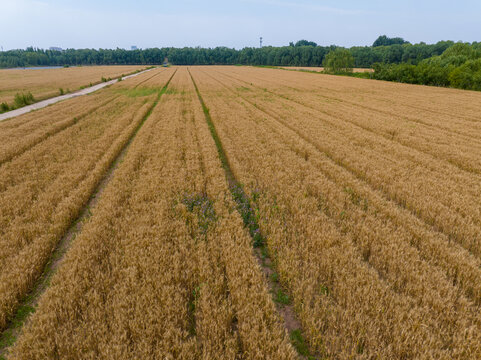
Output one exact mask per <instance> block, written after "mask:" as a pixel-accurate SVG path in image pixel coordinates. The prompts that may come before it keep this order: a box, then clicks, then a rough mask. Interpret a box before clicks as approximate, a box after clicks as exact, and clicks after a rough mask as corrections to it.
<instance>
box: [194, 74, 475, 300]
mask: <svg viewBox="0 0 481 360" xmlns="http://www.w3.org/2000/svg"><path fill="white" fill-rule="evenodd" d="M203 74H204V75H206V76H209V77H210V78H211V79H213V80H215V81H216V82H218V83H219V84H221V85H222V86H224V87H225V88H226V89H227V90H228V91H230V92H231V93H232V94H234V95H236V96H238V97H239V98H241V99H242V100H244V101H245V102H246V103H248V104H249V105H251V106H252V107H254V108H255V109H257V110H258V111H260V112H262V113H264V114H265V115H267V116H269V117H270V118H271V119H272V120H273V121H274V122H277V123H278V124H280V125H282V126H283V127H285V128H286V129H288V130H290V131H291V132H292V133H294V134H295V135H296V136H298V137H299V138H300V139H301V140H302V141H304V142H306V143H307V144H309V145H311V146H313V147H314V148H315V149H316V150H317V151H319V152H320V153H323V154H324V155H325V156H326V157H327V158H328V160H329V161H331V162H332V163H333V164H334V165H336V166H339V167H341V168H342V169H344V170H345V171H347V172H348V173H349V174H351V175H352V176H353V177H354V178H355V179H357V180H359V181H361V182H362V183H363V184H365V185H366V186H367V187H368V188H369V189H370V190H371V191H373V193H375V194H377V195H379V196H380V197H381V198H382V199H383V200H384V201H385V202H386V203H391V204H393V205H396V206H397V207H398V208H399V209H400V210H403V211H406V212H407V214H408V215H409V216H412V217H413V218H415V219H417V220H418V221H420V222H421V223H422V224H423V225H424V226H425V228H426V229H429V230H431V231H434V232H435V233H438V234H440V235H443V236H445V237H446V238H449V234H447V233H446V232H444V231H442V229H440V228H438V227H437V226H436V225H435V224H434V225H433V224H430V223H429V222H428V221H427V220H425V219H424V218H423V217H421V216H420V215H418V214H417V213H416V212H415V211H413V210H411V209H409V208H407V207H406V206H404V204H402V203H401V202H400V201H399V200H398V199H396V198H392V197H391V196H390V195H389V194H387V193H386V192H385V191H383V190H382V189H380V188H378V187H376V186H374V185H373V184H371V182H370V181H369V180H368V179H367V178H365V177H364V176H362V174H359V173H358V172H357V171H356V170H355V169H353V168H352V167H351V166H349V165H348V164H345V163H344V162H343V161H342V159H338V158H336V157H335V156H334V155H332V154H331V153H330V152H328V151H327V150H324V149H322V148H320V147H319V145H317V144H316V143H315V142H314V141H312V140H311V139H310V138H309V137H308V136H306V135H305V134H303V133H302V132H300V131H299V130H297V129H296V128H295V127H294V126H292V125H289V124H287V123H285V122H284V121H283V120H282V119H280V118H279V117H278V116H276V114H275V113H274V114H272V113H271V112H269V111H266V110H265V109H263V108H261V107H259V105H257V104H254V103H253V102H252V101H251V100H249V99H248V98H246V97H244V96H242V94H240V93H239V92H236V91H234V90H232V89H230V88H229V87H227V86H226V85H225V84H224V83H222V82H221V81H220V80H219V79H217V78H214V77H213V76H211V75H209V74H207V73H206V72H203ZM273 130H274V129H273ZM299 156H302V155H299ZM316 168H317V169H318V170H319V171H321V172H322V173H323V174H324V175H325V176H326V177H327V178H329V179H330V180H331V181H332V182H334V183H336V184H339V183H338V181H337V180H336V179H334V178H332V176H331V175H330V174H329V172H326V171H324V170H323V169H322V168H320V167H317V166H316ZM339 186H341V184H339ZM455 244H456V246H458V247H459V248H461V249H463V250H464V251H465V252H466V255H468V256H473V257H474V255H473V254H472V253H471V252H470V251H469V250H468V249H466V248H465V247H464V246H463V245H462V244H461V243H459V242H457V241H456V242H455ZM415 249H416V250H417V251H418V253H419V254H420V256H421V258H422V259H423V260H424V261H426V262H429V261H430V259H429V258H427V257H426V256H424V255H423V254H422V251H421V249H420V248H419V246H415ZM465 295H466V296H467V297H468V298H469V299H471V300H473V301H474V302H477V301H478V300H476V299H475V298H474V297H473V295H472V294H469V292H466V291H465Z"/></svg>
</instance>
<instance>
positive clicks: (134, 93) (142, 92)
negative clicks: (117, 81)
mask: <svg viewBox="0 0 481 360" xmlns="http://www.w3.org/2000/svg"><path fill="white" fill-rule="evenodd" d="M159 90H160V89H158V88H146V87H141V88H136V89H119V92H121V93H122V94H124V95H127V96H128V97H132V98H133V97H143V96H149V95H152V94H157V93H158V92H159Z"/></svg>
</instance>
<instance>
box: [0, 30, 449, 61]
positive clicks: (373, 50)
mask: <svg viewBox="0 0 481 360" xmlns="http://www.w3.org/2000/svg"><path fill="white" fill-rule="evenodd" d="M452 45H454V42H452V41H440V42H438V43H436V44H432V45H428V44H424V43H420V44H414V45H413V44H410V43H408V42H406V41H404V40H403V39H401V38H388V37H386V36H380V37H379V38H378V39H377V40H376V41H375V42H374V44H373V46H362V47H359V46H356V47H352V48H350V49H349V50H350V52H351V54H352V55H353V57H354V60H355V64H354V66H355V67H366V68H367V67H372V66H373V64H375V63H384V64H400V63H407V64H417V63H419V62H420V61H422V60H424V59H427V58H430V57H432V56H437V55H441V54H442V53H443V52H444V51H445V50H446V49H447V48H449V47H450V46H452ZM336 48H338V46H335V45H331V46H318V45H317V44H316V43H315V42H312V41H306V40H300V41H298V42H297V43H290V44H289V46H282V47H273V46H265V47H262V48H244V49H242V50H235V49H230V48H226V47H216V48H200V47H196V48H187V47H186V48H160V49H159V48H152V49H145V50H124V49H115V50H109V49H99V50H95V49H78V50H75V49H67V50H64V51H56V50H43V49H37V48H33V47H29V48H27V49H26V50H9V51H4V52H0V67H2V68H12V67H26V66H64V65H71V66H74V65H113V64H117V65H144V64H162V62H163V61H164V59H165V58H168V60H169V62H170V63H171V64H174V65H214V64H216V65H221V64H225V65H234V64H240V65H271V66H321V65H322V63H323V61H324V58H325V56H326V55H327V54H328V53H329V52H330V51H332V50H334V49H336Z"/></svg>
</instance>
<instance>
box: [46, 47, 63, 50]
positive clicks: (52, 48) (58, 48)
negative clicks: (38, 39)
mask: <svg viewBox="0 0 481 360" xmlns="http://www.w3.org/2000/svg"><path fill="white" fill-rule="evenodd" d="M48 49H49V50H53V51H63V49H62V48H60V47H56V46H50V47H49V48H48Z"/></svg>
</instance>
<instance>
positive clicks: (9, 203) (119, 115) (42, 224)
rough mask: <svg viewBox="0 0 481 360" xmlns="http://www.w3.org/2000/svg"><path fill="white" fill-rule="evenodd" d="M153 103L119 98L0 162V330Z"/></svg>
mask: <svg viewBox="0 0 481 360" xmlns="http://www.w3.org/2000/svg"><path fill="white" fill-rule="evenodd" d="M168 75H169V74H167V73H166V76H165V79H162V81H164V82H166V81H167V80H168ZM170 75H171V74H170ZM161 84H162V83H159V86H160V87H159V88H158V90H157V92H158V91H160V89H161V87H162V85H161ZM112 91H114V89H112ZM155 97H156V95H154V94H151V95H150V96H146V97H136V98H132V97H129V96H126V95H124V96H121V97H118V98H117V99H116V100H115V101H114V102H113V103H111V104H109V105H107V108H106V109H105V111H103V112H102V114H101V115H100V116H99V114H97V113H92V114H89V115H87V116H86V117H85V118H84V119H83V120H82V121H80V122H77V123H76V124H74V125H72V126H70V127H68V128H66V129H65V130H64V131H61V132H59V133H57V134H55V135H53V136H51V137H48V138H47V139H45V140H44V141H43V142H41V143H39V144H38V145H37V146H35V147H33V148H32V149H31V150H29V151H26V152H25V153H23V154H21V155H20V156H18V157H16V158H13V159H12V160H11V161H9V162H7V163H5V164H3V166H2V167H1V170H2V171H1V173H0V209H1V211H0V244H1V245H0V269H1V270H0V289H1V291H0V328H3V327H4V326H5V325H6V324H7V321H8V319H9V317H10V316H11V315H12V313H13V311H14V310H15V307H16V304H18V302H19V301H20V300H21V298H22V297H23V296H25V295H26V293H27V292H28V291H29V289H30V288H31V287H32V285H33V283H34V282H35V280H36V279H37V278H38V276H39V275H40V274H41V272H42V271H43V267H44V265H45V263H46V262H47V261H48V259H49V256H50V254H51V252H52V251H53V249H54V248H55V246H56V244H57V242H58V241H59V239H60V238H61V237H62V236H63V234H64V233H65V232H66V231H67V229H68V227H69V226H70V224H71V223H72V222H73V221H74V220H75V219H76V218H77V216H78V215H79V213H80V211H81V209H82V207H83V206H84V205H85V204H86V203H87V201H88V199H89V198H90V197H91V195H92V193H93V191H94V189H95V187H96V185H97V184H98V183H99V181H100V180H101V178H102V177H103V175H104V174H105V173H106V171H107V169H108V168H109V167H110V165H111V164H112V162H113V161H114V160H115V158H116V157H117V155H118V154H119V153H120V151H121V150H122V149H123V147H124V146H125V145H126V144H127V142H128V141H129V139H130V138H131V137H132V135H133V134H134V133H135V131H136V130H137V129H138V127H139V126H140V124H141V123H142V121H143V119H144V118H145V116H146V115H147V114H148V113H149V109H151V107H152V106H153V104H154V101H155Z"/></svg>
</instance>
